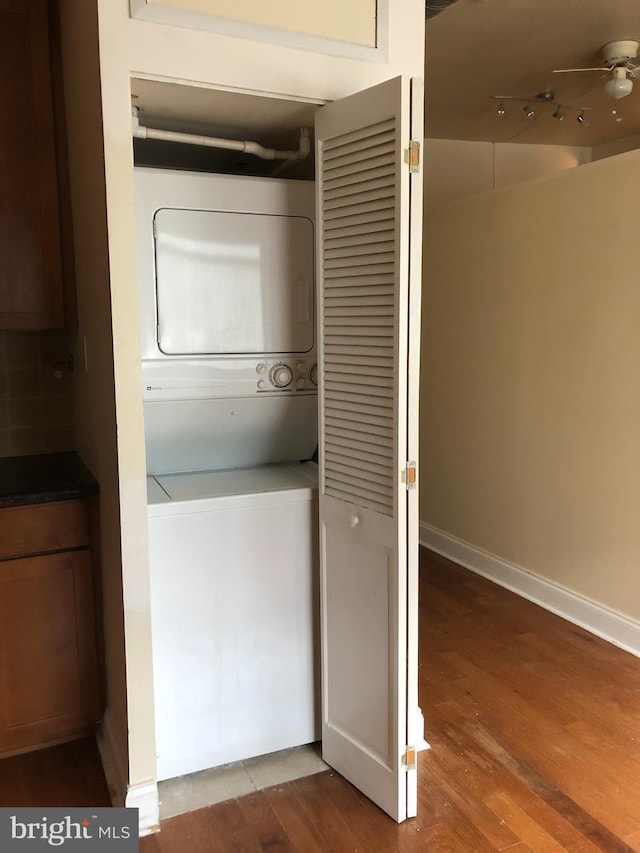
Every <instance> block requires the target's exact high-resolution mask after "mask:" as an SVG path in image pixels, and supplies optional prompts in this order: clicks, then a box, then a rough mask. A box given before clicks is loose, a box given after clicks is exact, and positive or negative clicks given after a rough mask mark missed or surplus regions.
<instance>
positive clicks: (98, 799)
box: [0, 737, 111, 808]
mask: <svg viewBox="0 0 640 853" xmlns="http://www.w3.org/2000/svg"><path fill="white" fill-rule="evenodd" d="M110 805H111V797H110V796H109V789H108V788H107V783H106V781H105V778H104V772H103V770H102V764H101V762H100V754H99V753H98V747H97V746H96V741H95V738H93V737H88V738H83V739H82V740H74V741H72V742H70V743H63V744H60V745H59V746H52V747H49V749H41V750H38V751H36V752H27V753H24V754H23V755H14V756H12V757H11V758H3V759H2V760H1V761H0V807H5V806H13V807H16V808H20V807H27V806H43V807H49V808H57V807H60V808H69V807H72V806H78V807H82V806H110Z"/></svg>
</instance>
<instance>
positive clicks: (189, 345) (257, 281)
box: [136, 169, 320, 779]
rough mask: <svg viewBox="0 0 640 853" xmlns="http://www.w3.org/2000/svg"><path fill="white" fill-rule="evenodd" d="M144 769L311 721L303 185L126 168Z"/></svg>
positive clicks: (299, 729)
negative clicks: (130, 181) (149, 639)
mask: <svg viewBox="0 0 640 853" xmlns="http://www.w3.org/2000/svg"><path fill="white" fill-rule="evenodd" d="M136 216H137V229H138V275H139V293H140V311H141V317H140V320H141V344H142V357H143V360H142V380H143V387H142V395H143V405H144V417H145V440H146V454H147V472H148V474H149V478H148V514H149V553H150V577H151V605H152V607H151V619H152V631H153V661H154V690H155V718H156V745H157V753H158V778H159V779H167V778H171V777H174V776H177V775H182V774H184V773H190V772H194V771H197V770H202V769H205V768H209V767H215V766H218V765H220V764H224V763H228V762H231V761H237V760H241V759H244V758H249V757H252V756H255V755H261V754H264V753H267V752H272V751H275V750H280V749H284V748H287V747H291V746H297V745H300V744H303V743H309V742H311V741H313V740H316V739H317V738H318V737H319V735H320V720H319V708H318V705H319V684H318V664H317V661H318V659H319V648H318V636H317V623H318V578H317V555H318V547H317V526H318V525H317V471H316V467H315V465H314V463H312V462H308V461H307V460H309V459H310V458H311V457H312V456H313V453H314V450H315V448H316V444H317V391H316V377H315V318H314V287H313V224H312V217H313V188H312V186H309V185H306V186H305V185H301V184H300V183H299V182H291V181H279V180H264V179H253V178H232V177H226V176H224V177H223V176H213V175H203V174H194V173H188V172H169V171H166V170H155V169H137V170H136Z"/></svg>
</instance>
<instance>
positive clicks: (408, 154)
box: [404, 139, 420, 173]
mask: <svg viewBox="0 0 640 853" xmlns="http://www.w3.org/2000/svg"><path fill="white" fill-rule="evenodd" d="M404 162H405V163H408V164H409V171H410V172H412V173H415V172H419V171H420V143H419V142H418V140H417V139H411V140H410V141H409V147H408V148H405V150H404Z"/></svg>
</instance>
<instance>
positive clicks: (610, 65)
mask: <svg viewBox="0 0 640 853" xmlns="http://www.w3.org/2000/svg"><path fill="white" fill-rule="evenodd" d="M639 51H640V42H638V41H636V40H635V39H620V40H618V41H610V42H607V44H605V45H604V46H603V47H601V48H600V54H601V56H602V59H603V62H604V65H603V66H602V67H596V68H593V67H592V68H556V69H555V70H554V72H553V73H554V74H573V73H575V72H578V71H608V72H609V73H610V76H609V79H608V80H607V81H606V83H605V84H604V91H605V92H606V93H607V95H610V96H611V97H612V98H616V99H618V98H624V97H626V96H627V95H630V94H631V90H632V89H633V80H632V79H631V78H632V77H640V59H639V58H638V52H639Z"/></svg>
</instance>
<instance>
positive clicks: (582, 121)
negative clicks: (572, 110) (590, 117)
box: [576, 111, 587, 125]
mask: <svg viewBox="0 0 640 853" xmlns="http://www.w3.org/2000/svg"><path fill="white" fill-rule="evenodd" d="M576 121H577V122H578V124H582V125H584V124H586V123H587V119H586V118H585V114H584V111H583V112H581V113H580V115H579V116H578V117H577V118H576Z"/></svg>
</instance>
